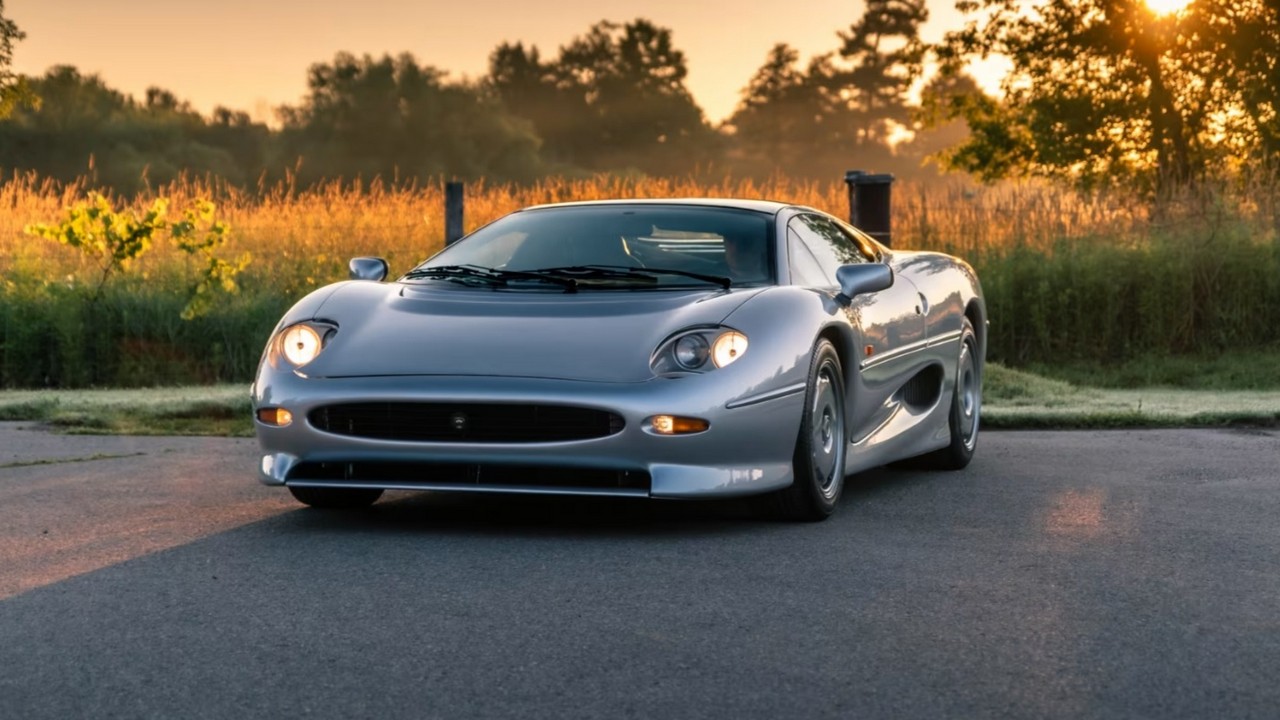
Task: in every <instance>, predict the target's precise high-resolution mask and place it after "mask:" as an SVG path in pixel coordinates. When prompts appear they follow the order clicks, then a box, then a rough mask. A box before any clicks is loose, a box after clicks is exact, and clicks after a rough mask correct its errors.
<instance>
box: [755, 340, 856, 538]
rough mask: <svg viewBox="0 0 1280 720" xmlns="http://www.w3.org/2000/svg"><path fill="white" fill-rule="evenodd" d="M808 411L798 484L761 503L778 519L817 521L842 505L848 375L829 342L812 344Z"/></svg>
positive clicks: (799, 443) (796, 460)
mask: <svg viewBox="0 0 1280 720" xmlns="http://www.w3.org/2000/svg"><path fill="white" fill-rule="evenodd" d="M804 408H805V409H804V414H803V415H802V416H801V417H800V433H799V435H798V437H797V438H796V452H795V455H794V457H793V459H792V465H793V468H794V471H793V472H794V475H795V481H794V482H793V483H792V484H791V487H788V488H785V489H783V490H780V491H778V492H776V493H772V494H771V495H767V496H765V497H764V498H762V501H763V502H765V504H766V510H767V511H768V512H769V513H770V514H771V515H773V516H775V517H778V518H780V519H783V520H793V521H803V522H815V521H819V520H826V519H827V518H828V517H830V516H831V513H832V512H833V511H835V509H836V503H838V502H839V501H840V493H841V492H842V491H843V490H844V461H845V455H846V453H848V451H849V446H848V434H847V433H846V426H845V395H844V372H843V370H842V368H841V366H840V356H839V355H837V354H836V349H835V347H833V346H832V345H831V343H830V342H828V341H827V340H825V339H823V340H819V341H818V344H817V345H816V346H814V349H813V357H812V359H811V360H810V361H809V381H808V386H807V387H806V388H805V393H804Z"/></svg>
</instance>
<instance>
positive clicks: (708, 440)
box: [253, 368, 804, 498]
mask: <svg viewBox="0 0 1280 720" xmlns="http://www.w3.org/2000/svg"><path fill="white" fill-rule="evenodd" d="M715 375H716V374H708V375H702V376H692V377H685V378H679V379H661V378H659V379H654V380H650V381H647V382H641V383H599V382H580V381H569V380H551V379H542V378H494V377H471V376H400V377H357V378H324V379H314V378H304V377H300V376H299V375H297V374H295V373H293V372H290V371H285V370H281V369H271V368H266V369H265V370H264V372H263V374H262V375H260V376H259V378H258V381H257V382H256V383H255V384H254V398H253V399H254V409H255V417H256V410H257V409H258V408H260V407H283V408H286V409H288V410H289V411H290V412H291V413H292V414H293V422H292V423H291V424H290V425H288V426H285V427H274V426H270V425H266V424H263V423H261V422H257V423H256V424H257V434H258V441H259V444H260V446H261V448H262V453H263V454H262V458H261V461H260V463H259V468H258V472H259V479H260V480H261V481H262V482H263V483H265V484H268V485H293V486H313V487H319V486H324V487H381V488H385V489H404V490H438V491H467V492H513V493H540V494H575V495H631V496H648V497H655V498H707V497H730V496H736V495H750V494H756V493H763V492H768V491H770V490H776V489H779V488H783V487H786V486H788V485H790V484H791V482H792V455H793V453H794V450H795V443H796V435H797V432H798V428H799V421H800V416H801V410H802V407H801V406H802V404H803V398H804V386H803V385H799V386H794V387H785V388H775V389H773V390H771V391H768V392H753V391H748V392H747V393H742V392H740V391H735V389H734V388H732V387H731V386H730V385H729V384H728V382H726V381H727V380H728V378H726V377H715ZM726 375H727V374H726ZM379 401H386V402H406V401H418V402H446V403H447V402H459V403H485V402H489V403H536V404H563V405H573V406H580V407H590V408H598V409H601V410H607V411H610V412H613V413H617V414H618V415H620V416H622V418H623V419H624V421H625V426H624V428H623V429H622V430H621V431H620V432H618V433H616V434H613V435H609V436H606V437H600V438H593V439H588V440H574V441H565V442H539V443H469V442H417V441H414V442H408V441H395V440H379V439H370V438H365V437H352V436H347V435H338V434H334V433H329V432H324V431H322V430H319V429H317V428H315V427H313V426H312V425H311V423H310V422H309V421H308V414H309V413H310V411H311V410H313V409H315V408H317V407H320V406H324V405H329V404H334V403H343V402H379ZM660 414H670V415H683V416H689V417H697V418H702V419H705V420H707V421H709V423H710V427H709V428H708V429H707V430H706V431H704V432H700V433H696V434H690V435H674V436H663V435H658V434H655V433H654V432H653V431H652V430H651V429H649V428H647V427H646V423H645V421H646V419H648V418H650V417H652V416H654V415H660ZM344 464H345V466H347V467H378V468H380V470H379V472H377V473H376V474H375V476H371V477H370V476H364V477H362V476H358V475H357V476H351V475H349V474H348V475H344V474H343V473H338V474H337V475H335V474H334V473H333V472H331V471H326V472H323V473H321V472H315V469H316V468H318V467H321V466H325V467H330V468H332V467H334V466H339V467H341V466H343V465H344ZM433 468H439V469H440V470H441V471H442V472H440V473H435V472H433V471H432V469H433ZM462 468H484V472H481V473H478V474H469V473H467V472H462V471H461V469H462ZM515 468H524V469H527V468H543V469H544V470H545V469H554V468H566V469H570V470H571V471H572V470H575V469H580V470H582V471H616V472H617V473H619V474H620V475H619V476H620V477H622V476H625V477H644V478H646V480H645V481H644V482H643V483H642V484H636V483H631V482H622V483H619V484H618V485H617V486H605V485H600V484H593V485H590V486H588V485H583V486H574V485H572V484H569V485H566V484H564V483H539V482H536V481H534V482H521V483H508V482H505V481H504V480H503V470H504V469H515ZM446 469H447V470H448V471H447V472H444V470H446ZM574 474H575V473H574V472H567V473H566V475H568V476H573V475H574ZM473 475H475V476H474V477H473ZM541 475H542V476H546V475H547V472H543V473H541ZM464 476H465V477H464Z"/></svg>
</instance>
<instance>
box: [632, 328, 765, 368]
mask: <svg viewBox="0 0 1280 720" xmlns="http://www.w3.org/2000/svg"><path fill="white" fill-rule="evenodd" d="M746 351H747V336H746V335H744V334H742V333H741V332H738V331H737V330H734V329H732V328H727V327H723V326H714V325H713V326H710V327H700V328H689V329H687V330H684V331H681V332H679V333H677V334H675V335H672V336H671V337H668V338H667V339H666V340H665V341H663V343H662V344H661V345H659V346H658V349H657V350H656V351H654V353H653V358H652V359H651V360H650V365H651V366H652V367H653V371H654V372H655V373H656V374H658V375H666V376H668V377H679V376H682V375H687V374H689V373H703V372H708V371H710V370H715V369H716V368H722V367H724V366H726V365H728V364H730V363H732V362H733V361H735V360H737V359H738V358H740V357H742V354H743V353H745V352H746Z"/></svg>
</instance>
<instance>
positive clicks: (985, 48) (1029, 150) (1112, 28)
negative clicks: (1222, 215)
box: [938, 0, 1280, 188]
mask: <svg viewBox="0 0 1280 720" xmlns="http://www.w3.org/2000/svg"><path fill="white" fill-rule="evenodd" d="M958 7H960V8H961V9H962V10H965V11H966V12H969V13H970V14H972V15H974V16H976V19H974V20H971V21H970V22H969V23H968V24H967V25H966V27H965V28H964V29H963V30H960V31H957V32H953V33H950V34H948V35H947V37H946V38H945V40H944V42H943V43H942V44H941V45H940V46H939V48H938V51H939V56H940V58H941V59H942V60H943V62H944V64H945V66H946V67H947V68H948V69H949V70H951V71H954V70H955V69H956V68H958V67H960V66H961V65H962V64H963V63H964V62H966V61H967V59H968V58H971V57H974V56H981V57H986V56H988V55H991V54H1001V55H1004V56H1006V57H1008V58H1009V60H1010V61H1011V63H1012V69H1011V71H1010V72H1009V74H1008V75H1007V76H1006V77H1005V79H1004V81H1003V83H1002V90H1003V95H1004V97H1003V99H1001V100H995V99H992V98H986V97H977V96H974V97H972V98H971V99H970V100H969V101H968V102H962V103H958V104H957V105H956V106H955V112H956V114H957V115H958V116H960V117H964V118H965V119H966V120H967V121H968V122H969V125H970V129H971V130H972V133H973V134H972V136H971V138H970V139H969V141H968V142H966V143H964V144H962V145H960V146H959V147H958V148H956V149H955V150H954V151H952V152H951V153H949V154H948V157H947V162H948V163H949V164H950V165H951V166H952V167H955V168H957V169H963V170H966V171H969V172H972V173H974V174H976V175H978V176H979V177H982V178H984V179H994V178H999V177H1006V176H1010V175H1040V176H1047V177H1056V178H1063V179H1066V180H1069V181H1072V182H1075V183H1078V184H1081V185H1086V186H1090V185H1103V184H1112V183H1118V182H1138V183H1140V184H1141V185H1142V186H1145V187H1152V188H1161V187H1169V186H1173V185H1180V184H1183V183H1187V182H1191V181H1194V180H1196V179H1197V178H1201V177H1203V176H1205V175H1206V174H1207V173H1214V172H1221V171H1223V170H1224V169H1227V168H1228V167H1229V166H1230V165H1231V164H1232V163H1238V162H1239V158H1241V157H1242V156H1243V157H1253V158H1255V159H1269V160H1275V159H1276V154H1277V151H1278V150H1280V147H1277V144H1276V139H1277V138H1280V132H1277V131H1278V130H1280V124H1278V121H1277V118H1276V110H1277V107H1276V103H1277V101H1276V98H1277V90H1280V81H1278V79H1277V73H1278V72H1280V71H1277V69H1276V67H1275V62H1274V52H1275V48H1276V47H1277V41H1280V15H1278V11H1277V9H1276V7H1275V5H1274V3H1270V2H1267V1H1266V0H1244V1H1243V2H1237V1H1226V0H1198V1H1197V2H1193V3H1191V4H1190V5H1188V6H1187V7H1186V8H1184V9H1183V10H1181V11H1178V12H1173V13H1166V14H1162V15H1158V14H1156V13H1155V12H1154V11H1152V10H1151V9H1150V8H1149V7H1148V5H1147V4H1146V3H1145V2H1144V0H1049V1H1048V2H1044V3H1042V4H1034V3H1028V2H1025V1H1024V0H965V1H964V2H961V3H959V5H958Z"/></svg>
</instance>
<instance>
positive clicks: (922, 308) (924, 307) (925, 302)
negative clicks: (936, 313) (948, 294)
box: [916, 292, 929, 315]
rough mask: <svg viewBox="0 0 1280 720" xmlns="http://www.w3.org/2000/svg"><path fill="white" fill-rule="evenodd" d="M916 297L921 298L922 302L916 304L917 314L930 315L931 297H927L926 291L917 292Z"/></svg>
mask: <svg viewBox="0 0 1280 720" xmlns="http://www.w3.org/2000/svg"><path fill="white" fill-rule="evenodd" d="M916 297H918V298H920V304H919V305H916V314H917V315H928V314H929V298H927V297H925V296H924V293H922V292H917V293H916Z"/></svg>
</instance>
